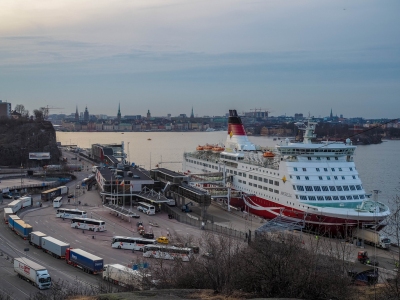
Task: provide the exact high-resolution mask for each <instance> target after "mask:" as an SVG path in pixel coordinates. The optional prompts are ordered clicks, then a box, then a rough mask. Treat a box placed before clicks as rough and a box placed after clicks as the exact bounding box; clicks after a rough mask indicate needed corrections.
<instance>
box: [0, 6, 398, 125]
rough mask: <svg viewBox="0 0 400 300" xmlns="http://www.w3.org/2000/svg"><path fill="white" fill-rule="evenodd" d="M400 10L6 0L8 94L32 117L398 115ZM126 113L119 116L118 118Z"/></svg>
mask: <svg viewBox="0 0 400 300" xmlns="http://www.w3.org/2000/svg"><path fill="white" fill-rule="evenodd" d="M399 8H400V3H399V2H397V1H387V2H385V5H382V3H378V2H374V1H361V0H356V1H353V2H351V3H348V2H347V1H324V2H321V1H316V0H312V1H311V0H310V1H302V2H298V1H285V2H281V1H265V2H262V1H251V2H248V1H241V0H231V1H226V0H221V1H218V2H215V1H202V2H197V1H181V0H168V1H167V0H165V1H161V0H149V1H135V2H134V3H131V2H118V3H108V2H99V1H85V2H84V3H81V2H78V1H75V0H73V1H57V2H54V3H53V2H48V1H44V0H38V1H35V2H34V3H25V2H22V1H6V2H5V3H3V4H2V10H1V11H0V16H1V19H0V24H1V26H0V41H1V43H2V46H3V47H2V50H1V51H0V66H1V68H0V90H1V92H0V99H2V100H3V101H8V102H11V103H12V104H13V107H14V106H15V105H16V104H24V105H25V107H26V108H27V109H29V110H30V111H31V113H32V111H33V110H34V109H37V108H40V107H45V106H46V105H49V106H53V107H59V108H62V109H59V110H53V111H51V113H63V114H67V115H68V114H69V113H70V112H74V111H75V107H76V105H79V106H81V107H82V108H81V110H80V111H83V109H84V107H85V105H87V106H88V108H89V110H90V113H91V114H94V115H96V114H104V112H107V114H109V115H110V112H112V115H114V114H115V115H116V114H117V109H116V103H121V111H124V112H125V113H123V115H124V114H126V115H145V114H146V112H147V110H148V109H150V111H151V112H152V115H154V116H161V115H165V114H168V113H171V114H174V112H177V114H181V113H185V114H187V115H190V111H191V109H192V107H194V111H195V114H197V115H198V116H204V115H210V116H213V115H225V114H226V112H228V110H229V109H232V108H234V109H237V110H238V111H249V110H250V109H256V108H257V109H259V108H262V109H263V110H268V111H270V112H271V114H272V115H275V116H280V115H285V114H287V115H294V114H295V113H299V112H300V113H303V114H308V113H310V114H311V115H314V116H327V115H328V112H329V110H330V108H332V109H333V111H334V112H335V111H336V112H340V113H341V114H343V115H344V116H345V117H347V118H351V117H365V118H390V119H394V118H397V117H398V111H399V108H400V104H399V103H398V102H399V101H398V100H397V97H398V95H399V94H400V93H399V92H400V85H399V82H400V61H399V57H400V56H399V53H400V51H399V50H400V41H399V40H398V39H396V38H395V37H396V36H399V31H400V26H399V25H400V20H399V19H398V17H397V11H398V10H399ZM114 112H115V113H114Z"/></svg>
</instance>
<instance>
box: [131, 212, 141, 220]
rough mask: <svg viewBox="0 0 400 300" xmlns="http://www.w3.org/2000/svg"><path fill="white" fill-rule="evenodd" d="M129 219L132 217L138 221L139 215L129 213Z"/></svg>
mask: <svg viewBox="0 0 400 300" xmlns="http://www.w3.org/2000/svg"><path fill="white" fill-rule="evenodd" d="M131 217H132V218H135V219H139V218H140V215H138V214H135V213H131Z"/></svg>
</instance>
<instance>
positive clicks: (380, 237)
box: [353, 228, 390, 249]
mask: <svg viewBox="0 0 400 300" xmlns="http://www.w3.org/2000/svg"><path fill="white" fill-rule="evenodd" d="M353 238H357V239H361V240H364V242H365V243H366V244H370V245H373V246H377V247H380V248H382V249H389V248H390V239H389V238H388V237H387V236H386V235H385V234H383V233H380V232H379V231H375V230H372V229H360V228H355V230H353Z"/></svg>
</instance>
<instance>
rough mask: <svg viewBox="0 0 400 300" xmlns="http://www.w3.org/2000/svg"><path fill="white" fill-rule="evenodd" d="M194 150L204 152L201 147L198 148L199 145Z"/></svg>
mask: <svg viewBox="0 0 400 300" xmlns="http://www.w3.org/2000/svg"><path fill="white" fill-rule="evenodd" d="M196 150H197V151H203V150H204V147H203V146H200V145H198V146H197V147H196Z"/></svg>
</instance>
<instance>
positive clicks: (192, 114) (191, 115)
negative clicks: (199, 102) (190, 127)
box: [190, 106, 194, 119]
mask: <svg viewBox="0 0 400 300" xmlns="http://www.w3.org/2000/svg"><path fill="white" fill-rule="evenodd" d="M190 118H192V119H193V118H194V113H193V106H192V113H191V114H190Z"/></svg>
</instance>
